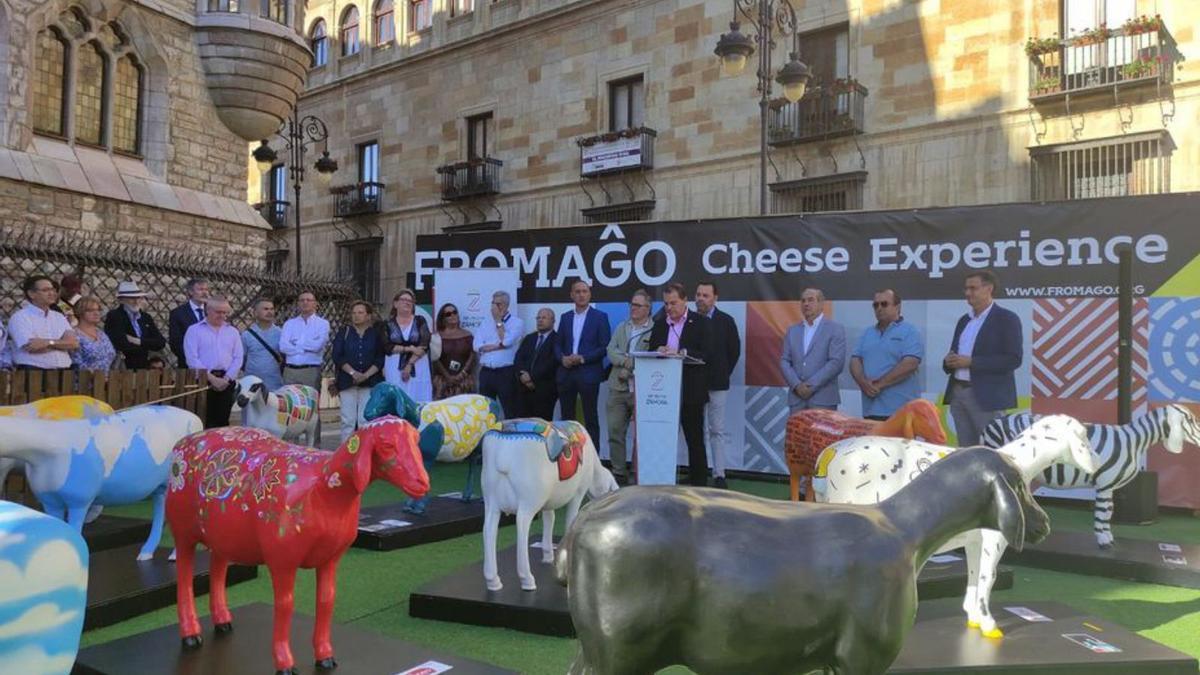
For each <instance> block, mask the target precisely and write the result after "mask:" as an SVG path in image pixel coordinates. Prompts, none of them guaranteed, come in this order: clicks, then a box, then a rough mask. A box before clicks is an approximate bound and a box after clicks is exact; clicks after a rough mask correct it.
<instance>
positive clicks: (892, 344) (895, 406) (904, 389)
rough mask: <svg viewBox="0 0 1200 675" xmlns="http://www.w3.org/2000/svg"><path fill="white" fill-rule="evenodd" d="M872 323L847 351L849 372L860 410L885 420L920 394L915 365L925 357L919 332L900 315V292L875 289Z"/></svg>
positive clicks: (919, 363)
mask: <svg viewBox="0 0 1200 675" xmlns="http://www.w3.org/2000/svg"><path fill="white" fill-rule="evenodd" d="M871 306H872V307H874V309H875V326H874V327H872V328H868V329H866V330H865V331H863V334H862V336H861V337H859V339H858V346H857V347H855V349H854V352H853V353H852V354H851V355H850V376H851V377H853V378H854V381H855V382H857V383H858V388H859V389H861V390H862V414H863V417H865V418H867V419H869V420H886V419H887V418H888V417H891V416H892V413H894V412H896V411H897V410H899V409H900V406H902V405H904V404H905V403H907V402H909V401H911V400H913V399H915V398H919V397H920V396H921V384H920V382H919V381H918V380H917V377H916V373H917V368H918V367H919V366H920V365H921V360H922V359H924V358H925V346H924V342H923V341H922V339H921V332H920V331H918V330H917V327H916V326H914V325H913V324H912V323H910V322H908V321H905V320H904V317H903V316H901V315H900V294H899V293H897V292H896V291H895V289H891V288H884V289H882V290H879V291H876V292H875V301H874V302H872V303H871Z"/></svg>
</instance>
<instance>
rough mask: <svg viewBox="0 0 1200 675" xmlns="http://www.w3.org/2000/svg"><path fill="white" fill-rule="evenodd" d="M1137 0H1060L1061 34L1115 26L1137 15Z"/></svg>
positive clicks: (1069, 35)
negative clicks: (1102, 26)
mask: <svg viewBox="0 0 1200 675" xmlns="http://www.w3.org/2000/svg"><path fill="white" fill-rule="evenodd" d="M1136 10H1137V0H1062V34H1063V35H1064V36H1066V37H1071V36H1072V35H1073V34H1075V33H1081V32H1083V31H1085V30H1089V29H1092V28H1098V27H1099V26H1100V25H1101V24H1104V25H1106V26H1108V27H1109V28H1117V27H1119V26H1120V25H1121V24H1123V23H1125V22H1126V21H1128V20H1129V19H1132V18H1134V17H1135V16H1137V11H1136Z"/></svg>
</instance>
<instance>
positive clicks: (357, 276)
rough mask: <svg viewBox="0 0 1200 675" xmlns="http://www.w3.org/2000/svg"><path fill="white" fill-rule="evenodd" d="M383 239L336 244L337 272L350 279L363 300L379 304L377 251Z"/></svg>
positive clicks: (374, 238) (372, 238)
mask: <svg viewBox="0 0 1200 675" xmlns="http://www.w3.org/2000/svg"><path fill="white" fill-rule="evenodd" d="M382 244H383V239H382V238H380V237H370V238H366V239H356V240H352V241H344V242H338V254H339V255H338V267H339V269H338V272H339V273H340V274H341V275H343V276H348V277H350V283H352V284H353V285H354V289H355V290H356V291H358V295H359V297H360V298H362V299H363V300H366V301H367V302H370V303H378V302H379V250H380V248H382Z"/></svg>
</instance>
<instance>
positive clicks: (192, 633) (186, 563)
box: [175, 532, 203, 649]
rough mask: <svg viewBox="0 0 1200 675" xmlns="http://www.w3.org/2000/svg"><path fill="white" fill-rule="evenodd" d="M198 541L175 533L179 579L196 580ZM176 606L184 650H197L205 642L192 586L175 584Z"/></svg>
mask: <svg viewBox="0 0 1200 675" xmlns="http://www.w3.org/2000/svg"><path fill="white" fill-rule="evenodd" d="M195 560H196V541H195V540H193V539H188V538H185V537H184V535H183V533H181V532H175V576H176V578H177V579H193V578H195ZM175 604H176V605H178V607H179V632H180V634H181V635H183V647H184V649H195V648H196V647H199V646H200V644H201V643H202V642H203V640H202V639H201V638H200V620H199V619H198V618H196V594H195V591H194V589H193V588H192V584H186V583H185V584H175Z"/></svg>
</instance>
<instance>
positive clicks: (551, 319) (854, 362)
mask: <svg viewBox="0 0 1200 675" xmlns="http://www.w3.org/2000/svg"><path fill="white" fill-rule="evenodd" d="M68 282H70V283H68ZM996 284H997V280H996V277H995V275H994V274H992V273H991V272H989V271H978V272H974V273H972V274H970V275H969V276H967V278H966V282H965V286H964V295H965V296H966V299H967V303H968V305H969V308H970V311H969V312H968V313H966V314H964V315H963V316H962V317H961V318H960V319H959V321H958V324H957V326H956V328H955V332H954V337H953V340H952V341H951V344H950V347H949V350H948V352H947V354H946V355H945V357H944V358H943V360H942V368H943V370H944V371H945V372H946V374H947V375H949V378H948V381H947V385H946V392H945V401H946V402H947V403H948V404H949V406H950V410H951V414H952V416H953V418H954V422H955V428H956V430H957V432H958V438H959V442H960V443H961V444H975V443H977V442H978V439H979V434H980V432H981V431H982V429H983V427H984V426H985V425H986V424H987V422H988V421H990V420H991V419H993V418H994V417H996V416H998V415H999V414H1000V413H1001V412H1002V411H1003V410H1005V409H1006V408H1011V407H1014V406H1015V405H1016V384H1015V379H1014V372H1015V370H1016V369H1017V368H1018V367H1019V366H1020V364H1021V359H1022V336H1021V330H1022V328H1021V322H1020V319H1019V318H1018V317H1017V315H1016V314H1014V313H1013V312H1011V311H1009V310H1007V309H1004V308H1001V307H998V306H996V305H995V303H994V302H993V299H992V295H993V293H994V291H995V288H996ZM61 288H62V290H63V291H64V293H63V296H64V297H67V300H65V301H60V284H58V283H56V282H55V281H54V280H53V279H51V278H50V277H48V276H44V275H34V276H31V277H29V278H27V279H26V280H25V281H24V283H23V284H22V291H23V292H24V294H25V302H24V304H23V305H22V306H21V307H20V308H19V309H18V310H17V311H15V312H14V313H13V315H12V316H11V317H10V319H9V321H8V327H7V333H6V332H5V325H4V323H3V322H2V321H0V344H3V345H4V346H5V348H4V349H3V350H0V367H15V368H18V369H37V370H58V369H68V368H74V369H79V370H98V371H108V370H110V369H112V368H116V367H120V368H127V369H143V368H156V367H157V368H162V367H164V365H165V363H164V361H163V359H162V357H161V356H159V355H158V353H157V352H160V351H162V350H164V349H167V348H169V350H170V352H171V353H173V354H174V355H175V359H176V363H177V364H178V366H179V367H181V368H196V369H202V370H204V371H206V372H207V375H206V377H207V379H208V382H207V384H208V387H209V388H208V392H207V396H208V401H207V413H206V414H207V419H206V420H205V423H206V426H209V427H216V426H226V425H228V424H229V416H230V411H231V409H232V406H233V402H234V398H235V390H236V387H235V386H234V383H235V382H236V381H237V379H238V377H239V376H241V375H254V376H256V377H258V378H260V379H261V380H262V381H263V382H264V383H265V385H266V386H267V388H268V389H270V390H275V389H278V388H279V387H281V386H283V385H285V384H303V385H308V386H311V387H314V388H316V389H318V390H319V388H320V386H321V382H322V372H323V368H324V365H325V352H326V347H327V345H328V343H329V341H330V339H331V337H332V345H328V346H331V347H332V350H331V351H332V362H333V368H334V378H333V380H332V382H331V384H330V388H331V393H334V394H336V395H337V396H338V397H339V401H340V405H341V434H342V438H343V440H344V439H345V438H347V437H348V436H349V435H350V434H351V433H353V432H354V430H355V429H357V428H358V427H359V426H360V425H361V424H363V423H364V420H363V417H362V414H363V408H364V406H365V405H366V402H367V398H368V392H369V390H370V388H371V387H372V386H374V385H375V384H377V383H379V382H382V381H388V382H391V383H393V384H396V385H397V386H400V387H402V388H403V389H404V390H405V391H406V392H408V394H409V395H410V396H412V397H413V398H414V399H415V400H417V401H422V402H424V401H430V400H435V399H441V398H446V397H449V396H454V395H457V394H464V393H479V394H482V395H485V396H489V397H492V398H495V399H496V400H498V401H499V402H500V404H501V406H502V407H503V409H504V412H505V415H506V417H526V416H531V417H541V418H544V419H551V418H553V416H554V413H555V407H556V406H557V407H558V409H559V414H560V416H561V417H564V418H575V417H577V416H579V415H582V418H583V423H584V426H585V427H586V428H587V430H588V433H589V434H590V435H591V437H592V438H594V439H599V438H600V420H599V405H600V401H599V397H600V385H601V383H602V382H606V383H607V384H608V396H607V400H606V401H605V402H604V406H605V412H606V418H607V431H608V443H609V451H610V457H611V459H612V471H613V474H614V476H615V477H616V479H617V481H618V482H619V483H626V482H628V475H629V459H631V458H630V457H629V453H628V452H627V448H626V438H627V435H628V430H629V425H630V423H631V421H632V419H633V416H634V398H633V393H634V383H633V365H634V363H633V356H632V355H633V354H635V353H637V352H645V351H657V352H660V353H664V354H680V355H683V356H689V357H692V358H689V359H686V360H685V364H686V365H685V367H684V371H683V378H682V386H681V391H680V397H679V400H680V426H681V428H682V432H683V437H684V439H685V441H686V443H687V446H688V458H689V465H690V469H689V481H690V482H691V483H692V484H694V485H706V484H708V466H709V459H708V451H709V450H711V453H712V463H711V464H712V475H713V484H714V485H715V486H716V487H725V486H726V478H725V472H726V469H727V468H728V462H727V458H726V457H727V455H726V453H727V451H728V445H729V435H728V434H727V433H726V430H725V418H726V412H725V410H726V398H727V395H728V392H729V388H730V378H731V376H732V373H733V371H734V367H735V366H736V365H737V362H738V360H739V359H740V358H741V352H742V345H741V337H740V335H739V331H738V327H737V324H736V322H735V321H734V319H733V317H731V316H730V315H729V314H728V313H726V312H723V311H721V310H720V309H719V308H718V300H719V296H718V289H717V285H716V284H715V283H714V282H711V281H704V282H701V283H699V284H697V286H696V288H695V290H694V309H690V308H689V306H688V292H687V289H686V288H684V286H683V285H682V284H678V283H671V284H668V285H667V286H666V287H665V288H664V289H663V290H662V302H663V308H662V309H661V310H660V312H659V314H657V315H654V316H652V314H651V310H652V306H653V297H652V296H651V294H650V293H649V292H647V291H645V290H637V291H635V292H634V293H633V295H632V297H631V298H630V302H629V315H628V318H626V319H625V320H623V321H621V322H619V323H617V324H616V326H615V328H610V326H611V323H610V320H609V317H608V315H607V314H606V313H605V312H603V311H602V310H600V309H599V308H597V307H595V306H593V305H592V302H591V295H592V292H591V287H590V286H589V285H588V283H587V282H585V281H583V280H578V281H575V282H574V283H573V284H572V285H571V288H570V294H571V301H572V304H573V307H572V308H571V309H569V310H567V311H566V312H563V313H562V314H561V315H560V316H558V317H555V314H554V312H553V310H551V309H550V308H548V307H543V308H540V309H538V311H537V313H536V315H535V316H536V319H535V323H534V327H533V330H530V331H526V327H525V323H524V321H522V320H521V319H520V318H519V317H518V316H517V315H516V313H515V312H514V311H513V309H514V308H513V306H512V301H513V299H512V298H511V297H510V295H509V294H508V293H507V292H505V291H497V292H496V293H494V294H493V295H492V298H491V306H490V308H491V312H490V314H491V317H490V318H491V320H490V321H485V322H483V323H482V324H481V325H480V327H479V328H478V330H477V331H476V332H475V333H474V334H472V333H471V332H470V331H468V330H466V329H464V328H463V327H462V324H461V322H460V318H461V317H460V315H459V310H458V308H457V307H456V306H454V305H453V304H450V303H447V304H443V305H442V306H441V307H439V308H438V309H437V312H436V319H435V320H434V326H433V327H432V329H431V327H430V326H429V325H428V322H427V321H426V320H425V319H424V317H422V316H421V315H420V314H418V313H417V311H416V308H417V304H416V296H415V295H414V293H413V292H412V291H410V290H408V289H403V290H401V291H400V292H398V293H396V295H395V296H394V297H393V298H392V303H391V308H390V312H389V315H388V318H387V319H385V320H378V319H377V318H376V316H375V309H374V307H373V306H372V305H371V304H370V303H368V302H365V301H361V300H360V301H357V302H355V303H354V304H353V306H352V308H351V313H350V322H349V323H348V324H345V325H342V326H340V327H339V328H338V329H337V330H336V331H332V332H331V328H330V324H329V321H327V320H326V319H325V318H323V317H322V316H320V314H319V313H318V309H319V304H318V300H317V297H316V296H315V295H314V294H313V293H311V292H308V291H305V292H302V293H300V294H299V296H297V299H296V303H297V309H298V312H297V315H296V316H294V317H291V318H289V319H288V320H287V321H285V322H284V323H283V325H282V326H280V325H278V324H277V317H276V310H275V304H274V303H273V302H272V301H271V300H270V299H268V298H260V299H258V300H256V301H255V302H254V303H253V305H252V307H251V311H252V314H253V322H252V323H251V324H250V325H249V326H248V327H247V328H246V329H245V330H243V331H238V330H237V329H236V328H235V327H233V326H232V325H230V323H229V315H230V312H231V307H230V304H229V301H228V300H227V299H226V298H225V297H223V296H221V295H218V294H213V293H211V292H210V289H209V283H208V281H207V280H205V279H191V280H189V281H188V282H187V284H186V285H185V287H184V292H185V293H186V295H187V299H186V301H184V302H182V303H181V304H180V305H179V306H178V307H176V308H175V309H173V310H171V313H170V316H169V318H168V323H167V337H166V338H164V337H163V334H162V332H161V331H160V330H159V329H158V327H157V325H156V323H155V321H154V319H153V317H151V316H150V315H149V314H147V313H146V312H145V311H144V309H143V305H144V299H145V297H146V294H145V293H144V292H142V291H141V289H139V288H138V286H137V284H136V283H134V282H132V281H124V282H121V284H120V285H119V287H118V289H117V300H118V302H119V306H117V307H115V308H113V309H111V310H109V311H108V312H107V313H105V312H104V308H103V306H102V304H101V302H100V301H99V300H97V299H96V298H95V297H92V296H88V295H84V294H83V293H82V285H81V283H80V282H79V280H78V279H77V278H75V277H67V278H64V279H63V280H62V284H61ZM68 294H69V295H68ZM901 303H902V299H901V297H900V294H899V293H898V292H897V291H896V290H895V289H892V288H884V289H881V290H879V291H878V292H876V293H875V295H874V300H873V302H872V307H873V310H874V314H875V321H876V322H875V325H874V326H872V327H870V328H868V329H866V330H864V331H863V333H862V334H861V335H860V336H858V340H857V342H856V346H855V347H854V349H853V350H851V351H850V352H849V359H848V360H849V372H850V376H851V378H852V379H853V380H854V382H855V383H856V384H857V385H858V387H859V389H860V390H861V396H862V413H863V415H864V416H865V417H867V418H869V419H886V418H887V417H888V416H890V415H891V414H893V413H895V412H896V411H897V410H898V409H899V408H900V407H901V406H902V405H904V404H905V403H906V402H908V401H910V400H912V399H914V398H917V397H918V396H920V394H921V386H920V383H919V382H918V380H917V377H916V373H917V369H918V367H919V366H920V364H921V362H922V361H923V360H924V358H925V346H924V340H923V338H922V336H921V334H920V331H919V330H918V329H917V328H916V326H914V325H913V324H911V323H909V322H906V321H905V320H904V317H903V312H902V304H901ZM800 312H801V316H802V320H801V321H800V322H799V323H797V324H796V325H794V326H791V327H790V328H789V329H788V330H787V332H786V335H785V336H784V339H783V343H782V345H781V356H780V362H779V368H780V371H781V374H782V376H783V379H784V380H785V381H786V382H787V386H788V406H789V408H790V410H791V411H792V412H795V411H798V410H803V409H807V408H827V409H836V408H837V407H838V406H839V405H840V403H841V396H840V389H839V386H838V378H839V376H840V375H841V373H842V371H843V370H844V369H845V368H846V365H847V338H846V331H845V329H844V328H843V327H842V326H841V325H840V324H838V323H837V322H835V321H833V320H832V319H830V318H827V317H826V314H825V296H824V294H823V293H822V291H821V290H820V289H819V288H815V287H810V288H806V289H805V290H804V291H803V293H802V294H801V299H800ZM556 319H557V320H556Z"/></svg>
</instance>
